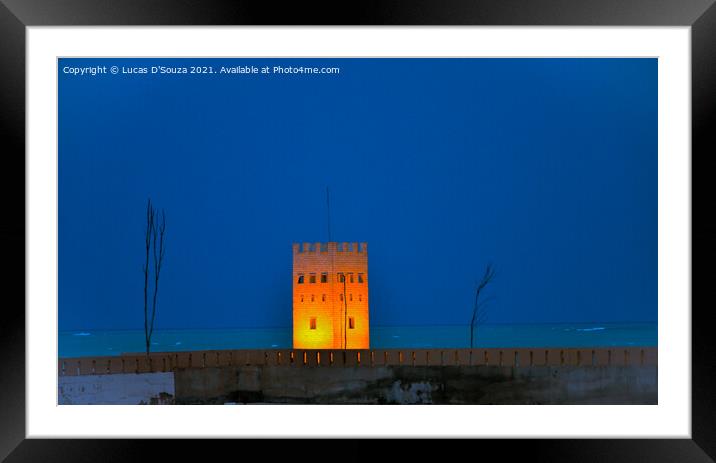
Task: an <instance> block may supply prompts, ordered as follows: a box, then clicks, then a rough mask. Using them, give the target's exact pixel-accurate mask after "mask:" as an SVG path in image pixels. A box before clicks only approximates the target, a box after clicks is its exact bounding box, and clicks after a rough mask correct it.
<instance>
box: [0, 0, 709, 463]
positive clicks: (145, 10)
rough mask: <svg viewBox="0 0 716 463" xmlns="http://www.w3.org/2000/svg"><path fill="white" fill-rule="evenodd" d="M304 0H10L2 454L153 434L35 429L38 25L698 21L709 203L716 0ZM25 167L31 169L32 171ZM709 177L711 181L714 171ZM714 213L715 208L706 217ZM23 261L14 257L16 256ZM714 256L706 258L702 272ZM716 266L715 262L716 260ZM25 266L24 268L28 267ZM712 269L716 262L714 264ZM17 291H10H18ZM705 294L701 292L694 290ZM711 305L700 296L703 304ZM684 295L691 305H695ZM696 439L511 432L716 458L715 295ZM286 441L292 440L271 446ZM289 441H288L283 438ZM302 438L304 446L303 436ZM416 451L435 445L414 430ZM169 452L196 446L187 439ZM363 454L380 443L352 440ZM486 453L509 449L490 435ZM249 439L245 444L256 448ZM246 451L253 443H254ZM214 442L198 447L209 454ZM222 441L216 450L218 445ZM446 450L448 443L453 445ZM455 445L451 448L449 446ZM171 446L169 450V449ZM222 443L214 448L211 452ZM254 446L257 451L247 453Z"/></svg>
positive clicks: (705, 288)
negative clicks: (30, 395) (32, 163)
mask: <svg viewBox="0 0 716 463" xmlns="http://www.w3.org/2000/svg"><path fill="white" fill-rule="evenodd" d="M338 4H339V3H338V2H294V3H289V4H287V5H283V4H280V5H279V4H277V3H275V2H272V1H262V2H251V1H229V0H202V1H182V0H0V81H1V85H0V134H1V135H2V140H3V147H4V148H3V150H2V151H1V152H2V154H3V156H2V159H3V163H2V166H3V167H2V169H0V172H2V182H0V185H1V186H0V188H1V189H2V190H1V193H2V198H3V218H4V220H3V224H2V228H1V229H0V239H1V243H2V249H3V250H4V251H5V255H6V261H5V262H6V265H5V266H4V267H5V268H6V269H8V270H9V271H8V272H7V275H6V276H5V277H4V278H3V285H2V287H3V289H4V293H5V295H6V297H5V301H10V300H13V301H14V302H13V303H10V302H8V303H7V305H6V306H5V307H4V310H3V321H2V323H0V333H1V336H0V353H2V358H3V362H4V365H3V370H2V374H0V391H1V393H0V422H1V423H2V427H1V428H2V432H1V433H0V457H2V458H5V456H8V459H7V461H57V460H61V461H64V460H67V461H93V462H94V461H118V460H121V461H125V460H128V459H135V460H136V459H143V457H146V456H147V454H146V449H147V447H151V446H153V445H154V443H153V442H152V441H148V440H144V441H141V442H139V441H136V440H135V441H132V440H120V439H111V440H61V439H49V440H40V439H33V440H29V439H25V312H24V305H25V304H24V303H25V292H24V288H25V284H24V283H25V280H24V278H25V273H24V269H25V232H26V230H25V220H24V218H25V202H24V200H23V201H20V196H21V195H23V198H24V193H20V191H22V192H24V191H25V176H24V172H25V32H26V31H25V29H26V27H29V26H84V25H96V26H107V25H111V26H118V25H158V26H162V25H168V26H169V25H204V26H213V25H355V26H358V25H401V26H410V25H448V26H461V25H520V26H540V25H544V26H690V27H691V40H692V42H691V53H692V55H691V66H692V158H691V165H692V204H693V210H694V211H695V210H696V206H700V209H702V210H704V209H705V205H706V204H708V203H707V201H708V200H707V199H706V198H708V197H709V195H708V193H709V192H710V191H709V190H711V189H713V186H711V185H713V183H714V182H713V181H712V180H711V179H707V178H706V177H707V176H708V175H709V173H710V172H711V169H708V165H707V163H706V161H707V160H708V159H709V157H710V156H713V151H714V147H715V146H716V145H715V144H714V136H715V135H714V133H716V129H715V128H714V127H715V122H716V116H715V114H716V90H715V89H716V46H715V45H716V6H714V0H650V1H647V0H410V1H398V0H392V1H384V2H379V1H367V0H362V1H349V2H340V9H339V7H338ZM21 173H23V174H21ZM707 180H708V181H707ZM713 216H714V214H705V213H702V214H701V215H699V216H696V215H695V214H693V212H692V247H696V246H698V252H696V253H694V252H692V254H693V257H692V266H693V270H692V298H693V296H696V295H703V294H711V293H713V290H711V289H710V287H712V286H713V284H712V283H711V282H712V281H714V280H713V278H712V277H713V274H714V270H712V269H709V267H708V266H707V265H706V263H707V262H708V261H713V260H714V257H715V256H714V254H715V253H714V250H715V248H716V244H715V243H716V240H715V239H714V236H716V234H715V233H714V232H716V221H715V219H714V218H713ZM705 217H709V218H708V219H706V218H705ZM10 263H11V265H8V264H10ZM699 266H702V267H704V269H705V270H702V271H701V272H696V268H697V267H699ZM711 267H712V268H713V266H711ZM20 269H23V271H20ZM706 269H708V271H706ZM10 294H12V295H14V296H16V297H17V299H15V298H13V299H10V298H8V297H7V296H8V295H10ZM692 300H695V299H692ZM699 307H700V308H699ZM688 309H689V308H688V307H684V310H688ZM691 310H692V409H691V417H692V439H691V440H689V439H640V440H631V439H612V440H604V439H580V440H575V439H569V440H559V439H549V440H519V441H515V442H514V444H513V443H509V444H507V446H508V447H509V449H510V450H509V455H508V456H509V457H511V459H512V457H518V458H520V459H521V458H530V459H531V458H536V459H538V460H542V459H543V460H546V461H583V462H588V461H612V462H616V461H651V462H657V461H684V462H685V461H694V462H696V461H714V460H715V459H716V419H714V416H716V393H714V391H716V383H715V382H714V377H715V376H716V362H714V360H713V359H716V341H715V340H714V338H715V337H714V336H713V335H711V333H710V332H711V330H712V327H713V325H711V324H710V323H709V321H710V318H711V317H710V316H709V315H710V310H711V309H710V306H707V305H706V304H704V303H703V302H702V303H701V304H693V303H692V308H691ZM270 447H272V448H273V447H275V448H277V449H278V448H281V447H282V446H270ZM283 447H288V446H283ZM290 447H291V448H292V449H298V448H301V446H299V447H296V446H295V445H294V444H292V445H291V446H290ZM410 447H411V450H412V451H416V450H417V451H421V449H424V448H425V443H424V441H422V442H420V441H418V442H415V441H414V442H413V443H411V445H410ZM161 448H162V452H169V453H181V454H183V455H184V456H185V457H186V456H189V455H190V454H191V453H192V452H193V451H196V450H195V449H193V448H192V447H191V444H189V443H187V442H174V443H171V444H170V445H164V444H161ZM343 448H344V451H345V452H346V453H347V454H349V455H350V458H351V459H352V460H355V459H358V458H361V459H362V458H363V457H366V458H368V455H369V454H368V452H369V451H370V448H371V447H367V446H361V445H359V444H356V443H355V442H351V443H348V444H345V445H344V447H343ZM479 449H480V450H479V453H480V455H483V456H487V455H489V454H490V453H491V452H492V451H493V450H497V452H498V453H497V454H498V455H499V454H503V455H504V454H505V450H506V444H505V442H500V441H499V440H497V441H494V440H489V441H488V440H485V441H483V442H481V443H480V444H479ZM244 451H245V450H244ZM244 451H242V453H243V452H244ZM201 452H202V451H201V449H198V454H200V453H201ZM212 452H213V451H212ZM441 453H442V451H441ZM442 454H443V455H444V456H448V455H450V454H449V453H448V454H445V453H442ZM162 455H163V458H165V459H166V458H167V454H166V453H163V454H162ZM209 455H211V453H210V454H209ZM245 455H246V454H245ZM170 458H171V457H170Z"/></svg>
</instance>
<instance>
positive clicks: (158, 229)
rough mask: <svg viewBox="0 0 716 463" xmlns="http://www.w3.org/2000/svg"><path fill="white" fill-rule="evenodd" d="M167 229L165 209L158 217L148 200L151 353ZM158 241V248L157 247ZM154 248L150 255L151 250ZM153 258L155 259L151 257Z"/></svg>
mask: <svg viewBox="0 0 716 463" xmlns="http://www.w3.org/2000/svg"><path fill="white" fill-rule="evenodd" d="M165 231H166V218H165V215H164V211H163V210H162V212H161V217H160V218H158V217H157V211H156V209H154V207H153V206H152V200H151V199H149V200H148V201H147V230H146V232H145V236H144V244H145V249H146V255H145V262H144V267H143V271H144V342H145V347H146V351H147V355H149V350H150V347H151V344H152V334H154V320H155V318H156V315H157V293H158V291H159V274H160V272H161V270H162V263H163V262H164V251H165V247H164V234H165ZM157 241H158V242H159V243H158V246H159V247H158V248H157ZM150 248H151V250H152V253H151V255H150V253H149V250H150ZM151 258H153V259H151ZM150 264H153V265H151V266H152V267H153V270H154V294H153V295H152V306H151V315H150V310H149V309H150V308H149V305H148V296H149V273H150Z"/></svg>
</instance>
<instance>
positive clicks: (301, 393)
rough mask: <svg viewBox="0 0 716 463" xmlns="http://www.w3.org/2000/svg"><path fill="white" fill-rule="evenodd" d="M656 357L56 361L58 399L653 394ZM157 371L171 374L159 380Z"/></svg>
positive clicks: (407, 399)
mask: <svg viewBox="0 0 716 463" xmlns="http://www.w3.org/2000/svg"><path fill="white" fill-rule="evenodd" d="M657 360H658V359H657V349H656V348H651V347H649V348H646V347H645V348H634V347H625V348H621V347H620V348H605V349H390V350H349V351H343V350H222V351H194V352H164V353H154V354H151V355H150V356H149V357H147V356H146V355H145V354H125V355H122V356H119V357H87V358H64V359H60V360H59V364H58V374H59V391H58V393H59V394H58V402H59V403H60V404H72V403H97V404H113V403H130V402H133V401H134V402H136V403H150V404H151V403H157V404H161V403H166V404H171V403H174V404H225V403H284V404H291V403H332V404H656V403H658V387H657V386H658V384H657V383H658V374H657V368H658V367H657ZM157 375H165V376H161V379H162V382H161V384H157V383H156V378H158V377H159V376H157ZM138 398H139V399H138Z"/></svg>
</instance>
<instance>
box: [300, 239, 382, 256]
mask: <svg viewBox="0 0 716 463" xmlns="http://www.w3.org/2000/svg"><path fill="white" fill-rule="evenodd" d="M321 252H353V253H357V254H368V243H365V242H355V241H329V242H317V243H309V242H304V243H293V253H294V254H303V253H321Z"/></svg>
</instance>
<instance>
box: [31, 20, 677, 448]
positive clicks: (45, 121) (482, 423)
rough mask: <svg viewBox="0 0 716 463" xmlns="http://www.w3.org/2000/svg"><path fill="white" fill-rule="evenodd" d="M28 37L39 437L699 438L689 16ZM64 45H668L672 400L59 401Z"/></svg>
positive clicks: (620, 51)
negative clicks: (647, 22) (644, 21)
mask: <svg viewBox="0 0 716 463" xmlns="http://www.w3.org/2000/svg"><path fill="white" fill-rule="evenodd" d="M27 50H28V51H27V161H26V162H27V223H26V225H27V248H26V249H27V251H26V253H27V256H26V257H27V280H26V281H27V286H26V290H27V307H26V310H27V313H26V317H27V318H26V321H27V325H26V326H27V436H28V437H53V436H54V437H74V436H76V437H79V436H83V437H85V436H87V437H94V436H97V437H100V436H127V437H132V436H136V437H163V436H166V437H179V436H197V437H233V436H380V437H385V436H396V437H398V436H483V437H558V436H559V437H687V438H689V437H690V435H691V414H690V408H691V399H690V397H691V366H690V365H691V349H690V341H691V332H690V326H691V285H690V281H691V278H690V275H691V266H690V255H691V245H690V237H691V228H690V212H689V211H690V210H691V197H690V182H691V179H690V169H691V161H690V159H691V136H690V133H691V119H690V114H691V107H690V101H691V93H690V88H691V75H690V64H691V63H690V28H687V27H669V28H662V27H641V28H626V27H624V28H622V27H619V28H615V27H590V28H586V27H549V28H548V27H519V28H517V27H408V28H397V27H351V28H348V27H330V28H326V27H321V28H316V27H290V28H281V27H261V28H259V27H241V28H238V27H221V28H214V27H211V28H209V27H195V28H184V27H171V28H167V27H164V28H158V27H146V28H144V27H141V28H138V27H132V28H128V27H91V28H89V27H84V28H81V27H29V28H28V31H27ZM58 56H108V57H109V56H155V57H156V56H194V57H198V56H226V57H229V56H245V57H248V56H256V57H261V56H269V57H270V56H284V57H288V56H334V57H337V56H346V57H347V56H484V57H488V56H496V57H507V56H521V57H523V56H524V57H527V56H600V57H607V56H610V57H611V56H648V57H658V58H659V66H658V68H659V122H658V124H659V161H658V162H659V174H658V179H659V187H658V195H659V272H658V275H659V405H655V406H606V405H605V406H546V405H545V406H501V407H486V406H400V407H396V406H393V407H380V406H373V407H370V406H321V407H316V406H300V405H294V406H260V405H257V406H243V407H242V406H238V407H230V406H203V407H191V406H172V407H142V406H100V405H95V406H84V407H83V406H57V405H56V401H57V387H56V384H57V376H56V374H57V371H56V370H57V362H56V358H57V351H56V346H57V328H56V327H57V310H56V309H57V298H56V294H57V193H56V192H57V176H56V173H57V158H56V148H57V146H56V139H57V137H56V135H57V131H56V130H57V129H56V128H57V120H56V119H57V113H56V101H57V87H56V76H57V74H56V67H57V66H56V63H57V61H56V59H57V57H58ZM347 414H349V415H348V416H350V419H346V416H347ZM338 422H340V423H341V426H335V423H338Z"/></svg>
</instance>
